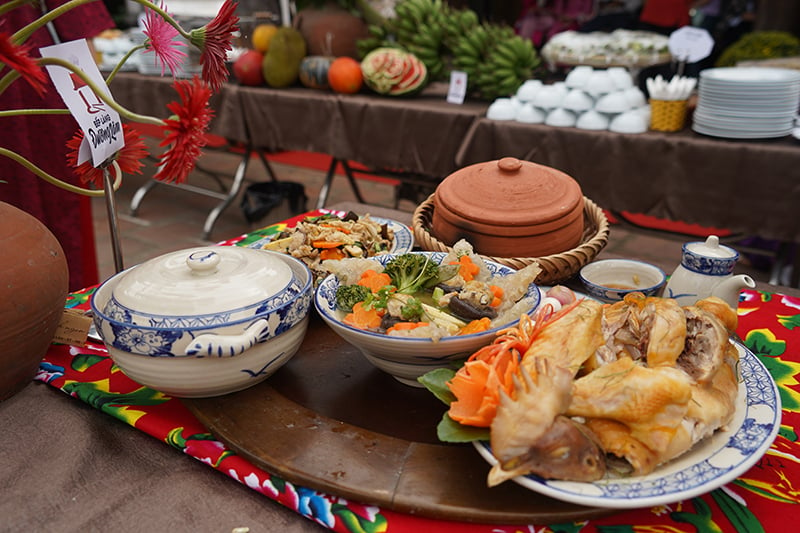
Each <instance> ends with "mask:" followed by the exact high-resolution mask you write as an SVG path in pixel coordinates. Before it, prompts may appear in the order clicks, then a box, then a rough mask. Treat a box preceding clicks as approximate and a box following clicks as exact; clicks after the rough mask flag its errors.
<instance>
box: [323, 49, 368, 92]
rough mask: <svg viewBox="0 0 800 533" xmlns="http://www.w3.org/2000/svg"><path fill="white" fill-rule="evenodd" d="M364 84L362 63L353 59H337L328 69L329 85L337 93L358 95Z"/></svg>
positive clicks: (345, 57) (343, 57) (344, 57)
mask: <svg viewBox="0 0 800 533" xmlns="http://www.w3.org/2000/svg"><path fill="white" fill-rule="evenodd" d="M363 83H364V76H363V74H362V73H361V63H359V62H358V61H356V60H355V59H353V58H352V57H347V56H342V57H337V58H336V59H334V60H333V62H332V63H331V66H330V67H329V68H328V85H330V87H331V89H333V90H334V91H335V92H337V93H345V94H354V93H357V92H358V91H360V90H361V86H362V85H363Z"/></svg>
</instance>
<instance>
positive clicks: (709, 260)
mask: <svg viewBox="0 0 800 533" xmlns="http://www.w3.org/2000/svg"><path fill="white" fill-rule="evenodd" d="M738 259H739V252H737V251H736V250H734V249H733V248H731V247H729V246H725V245H721V244H720V243H719V237H717V236H716V235H710V236H709V237H708V238H707V239H706V241H705V242H699V241H698V242H687V243H686V244H684V245H683V255H682V256H681V264H680V265H679V266H678V268H676V269H675V272H673V273H672V276H670V278H669V281H668V282H667V286H666V289H665V290H664V295H665V296H667V297H669V298H674V299H675V300H677V301H678V303H679V304H680V305H682V306H685V305H693V304H694V303H695V302H696V301H697V300H701V299H703V298H706V297H708V296H717V297H719V298H722V299H723V300H725V302H727V303H728V305H730V306H731V307H732V308H734V309H736V307H737V306H738V305H739V291H740V290H742V289H745V288H748V287H749V288H751V289H752V288H754V287H755V286H756V283H755V281H753V278H751V277H750V276H748V275H746V274H741V275H738V276H734V275H733V267H734V266H736V261H737V260H738Z"/></svg>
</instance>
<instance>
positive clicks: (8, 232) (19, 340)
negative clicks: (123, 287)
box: [0, 202, 69, 401]
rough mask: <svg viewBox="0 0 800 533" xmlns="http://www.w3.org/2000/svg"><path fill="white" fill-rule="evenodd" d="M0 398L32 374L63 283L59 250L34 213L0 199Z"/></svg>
mask: <svg viewBox="0 0 800 533" xmlns="http://www.w3.org/2000/svg"><path fill="white" fill-rule="evenodd" d="M0 220H2V223H0V250H2V253H0V401H2V400H5V399H7V398H10V397H11V396H13V395H14V394H16V393H17V392H19V391H20V390H22V389H23V388H24V387H25V386H26V385H27V384H28V383H30V381H31V379H32V378H33V377H34V376H35V375H36V371H37V368H38V367H39V363H40V361H41V360H42V358H43V357H44V355H45V352H46V351H47V348H48V346H49V345H50V342H51V341H52V339H53V335H54V334H55V331H56V327H57V326H58V322H59V320H60V319H61V314H62V312H63V310H64V302H65V300H66V297H67V291H68V287H69V271H68V269H67V259H66V257H65V256H64V250H63V249H62V248H61V245H60V244H59V243H58V240H56V238H55V236H53V234H52V233H51V232H50V230H48V229H47V227H45V226H44V224H42V223H41V222H39V220H37V219H36V218H35V217H33V216H31V215H29V214H28V213H26V212H25V211H22V210H20V209H17V208H16V207H14V206H12V205H9V204H6V203H3V202H0Z"/></svg>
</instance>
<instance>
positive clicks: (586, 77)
mask: <svg viewBox="0 0 800 533" xmlns="http://www.w3.org/2000/svg"><path fill="white" fill-rule="evenodd" d="M486 116H487V117H488V118H490V119H495V120H516V121H517V122H524V123H529V124H547V125H550V126H557V127H575V128H581V129H585V130H611V131H615V132H618V133H643V132H645V131H647V129H648V124H650V106H649V105H647V99H646V97H645V95H644V93H643V92H642V91H641V90H640V89H639V88H638V87H636V86H635V84H634V82H633V77H632V76H631V74H630V73H629V72H628V71H627V69H624V68H621V67H612V68H608V69H595V68H593V67H589V66H577V67H575V68H573V69H572V70H571V71H570V73H569V74H568V75H567V77H566V79H565V80H564V81H563V82H556V83H553V84H550V85H545V84H543V83H542V82H541V81H540V80H528V81H526V82H525V83H523V84H522V86H521V87H520V88H519V90H518V91H517V94H516V95H514V96H512V97H510V98H498V99H497V100H495V101H494V102H492V104H491V105H490V106H489V109H488V111H487V114H486Z"/></svg>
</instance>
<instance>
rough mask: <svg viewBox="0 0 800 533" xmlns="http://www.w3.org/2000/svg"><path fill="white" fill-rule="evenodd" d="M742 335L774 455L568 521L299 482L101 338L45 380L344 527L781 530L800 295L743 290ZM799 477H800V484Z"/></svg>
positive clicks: (55, 358)
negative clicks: (762, 380)
mask: <svg viewBox="0 0 800 533" xmlns="http://www.w3.org/2000/svg"><path fill="white" fill-rule="evenodd" d="M294 220H295V219H292V220H289V221H287V222H285V223H282V224H277V225H274V226H270V227H268V228H264V229H263V230H259V231H257V232H254V233H252V234H248V235H244V236H240V237H237V238H235V239H231V240H229V241H225V242H223V243H221V244H226V245H234V244H235V245H246V244H248V243H250V242H253V241H255V240H258V239H260V238H263V237H264V236H265V235H270V234H273V233H276V232H279V231H281V230H282V229H283V228H285V227H286V226H287V224H288V225H291V224H292V222H294ZM92 292H93V289H85V290H83V291H79V292H76V293H73V294H71V295H70V297H69V300H68V302H67V306H68V307H75V308H79V309H88V307H89V298H90V297H91V293H92ZM738 313H739V328H738V334H739V336H740V337H741V338H742V340H743V341H744V344H745V345H746V346H747V347H748V348H749V349H750V350H752V351H753V353H755V354H756V355H757V356H758V358H759V359H760V360H761V362H763V363H764V365H765V366H766V367H767V369H768V370H769V372H770V373H771V374H772V376H773V378H774V379H775V381H776V383H777V384H778V388H779V391H780V397H781V401H782V405H783V420H782V424H781V428H780V431H779V434H778V436H777V438H776V440H775V442H774V443H773V445H772V447H771V448H770V449H769V451H768V452H767V454H766V455H764V457H763V458H762V459H761V460H760V461H759V462H758V463H757V464H756V465H755V466H753V467H752V468H751V469H750V470H749V471H748V472H747V473H745V474H744V475H742V476H741V477H739V478H738V479H736V480H735V481H734V482H732V483H729V484H728V485H726V486H724V487H721V488H719V489H716V490H714V491H712V492H710V493H708V494H705V495H703V496H701V497H696V498H692V499H691V500H686V501H681V502H678V503H675V504H671V505H662V506H657V507H653V508H646V509H637V510H633V511H625V512H620V513H618V514H613V515H610V516H607V517H604V518H600V519H595V520H591V521H581V522H575V523H567V524H530V525H526V526H520V525H503V524H491V525H490V524H466V523H460V522H449V521H441V520H430V519H426V518H423V517H418V516H413V515H406V514H402V513H397V512H394V511H391V510H388V509H382V508H379V507H376V506H371V505H362V504H360V503H358V502H353V501H347V500H345V499H343V498H340V497H338V496H336V495H335V494H326V493H322V492H319V491H317V490H313V489H310V488H307V487H302V486H298V485H295V484H292V483H290V482H287V481H285V480H283V479H281V478H279V477H277V476H275V475H272V474H270V473H269V472H266V471H264V470H262V469H260V468H257V467H256V466H254V465H253V464H251V463H249V462H248V461H246V460H245V459H244V458H242V457H240V456H238V455H237V454H235V453H234V452H233V451H231V450H229V449H227V448H226V446H225V445H224V444H223V443H221V442H219V441H218V440H217V439H216V438H215V437H214V436H213V435H212V434H211V433H210V432H209V431H208V429H206V428H205V427H204V426H203V425H202V424H201V423H200V422H199V421H198V420H197V419H196V418H195V417H194V415H193V414H191V413H190V412H189V411H188V410H187V409H186V408H185V407H184V406H183V404H182V403H181V402H180V401H179V400H178V399H174V398H171V397H169V396H167V395H165V394H162V393H160V392H158V391H155V390H153V389H149V388H147V387H143V386H141V385H139V384H138V383H136V382H134V381H132V380H130V379H129V378H128V377H127V376H125V375H124V374H123V373H122V372H121V371H120V370H119V369H118V368H117V367H116V366H115V365H114V364H113V362H112V361H111V359H110V358H109V357H108V354H107V352H106V350H105V348H104V347H103V346H102V345H99V344H93V343H89V344H87V345H86V346H82V347H77V346H67V345H55V344H54V345H53V346H52V347H51V349H50V350H49V352H48V354H47V355H46V357H45V359H44V360H43V361H42V364H41V367H40V370H39V373H38V375H37V378H36V379H38V380H40V381H43V382H46V383H49V384H50V385H52V386H53V387H57V388H59V389H61V390H63V391H64V392H66V393H67V394H69V395H71V396H73V397H75V398H79V399H81V400H83V401H84V402H86V403H87V404H89V405H91V406H92V407H95V408H97V409H99V410H101V411H104V412H105V413H107V414H109V415H111V416H114V417H116V418H118V419H120V420H122V421H124V422H126V423H128V424H130V425H131V426H133V427H135V428H137V429H139V430H141V431H144V432H145V433H147V434H149V435H151V436H153V437H155V438H157V439H159V440H161V441H163V442H164V443H166V444H168V445H170V446H174V447H175V448H178V449H180V450H182V451H183V452H184V453H186V454H188V455H190V456H192V457H194V458H196V459H198V460H199V461H202V462H204V463H206V464H207V465H209V466H210V467H212V468H215V469H217V470H219V471H221V472H223V473H225V474H227V475H228V476H230V477H231V478H233V479H234V480H236V481H238V482H240V483H243V484H245V485H247V486H248V487H250V488H251V489H253V490H255V491H257V492H260V493H261V494H263V495H264V496H266V497H267V498H270V499H272V500H274V501H276V502H278V503H280V504H282V505H284V506H286V507H288V508H290V509H293V510H294V511H296V512H297V513H299V514H300V515H302V516H305V517H307V518H309V519H311V520H314V521H316V522H318V523H319V524H321V525H323V526H325V527H327V528H329V529H331V530H333V531H339V532H344V533H349V532H353V533H355V532H359V533H376V532H388V533H395V532H405V531H408V532H418V531H432V530H435V531H445V532H446V531H452V532H459V533H472V532H475V533H477V532H485V533H506V532H507V533H512V532H513V533H516V532H523V531H529V532H534V531H535V532H546V531H559V532H578V531H598V532H602V533H612V532H613V533H617V532H619V533H622V532H656V531H658V532H671V533H677V532H696V531H701V532H719V531H724V532H728V531H730V532H744V531H747V532H748V533H753V532H758V531H780V530H784V529H786V528H787V527H789V528H791V526H789V524H790V522H791V517H793V516H795V515H796V514H797V513H798V511H800V509H798V508H797V507H794V505H797V504H798V502H800V445H798V441H797V440H798V439H797V431H798V429H800V416H798V410H800V382H798V376H800V299H798V298H791V297H788V296H784V295H780V294H771V293H763V292H758V291H744V292H743V293H742V300H741V301H740V303H739V309H738ZM795 484H797V486H795Z"/></svg>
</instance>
